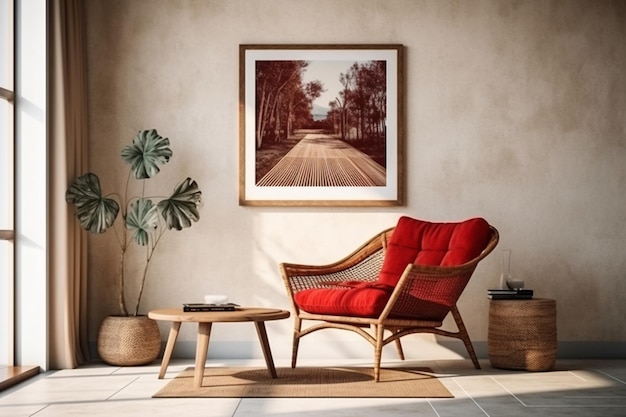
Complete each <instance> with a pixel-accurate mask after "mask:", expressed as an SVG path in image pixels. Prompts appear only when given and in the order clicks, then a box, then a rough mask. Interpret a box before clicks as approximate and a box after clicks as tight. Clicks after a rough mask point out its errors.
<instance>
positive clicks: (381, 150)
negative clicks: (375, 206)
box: [255, 60, 387, 187]
mask: <svg viewBox="0 0 626 417" xmlns="http://www.w3.org/2000/svg"><path fill="white" fill-rule="evenodd" d="M307 72H308V73H307ZM311 77H314V78H313V79H311ZM386 86H387V78H386V61H376V60H371V61H357V62H347V61H342V62H341V61H340V62H332V61H301V60H300V61H298V60H295V61H286V60H271V61H270V60H268V61H256V64H255V90H256V91H255V93H256V96H255V99H256V103H255V105H256V109H255V111H256V114H255V117H256V122H255V144H256V149H255V152H256V153H255V163H256V166H255V170H256V173H255V174H256V176H255V178H256V185H257V186H260V187H264V186H272V187H294V186H297V187H307V186H316V187H360V186H364V187H372V186H385V185H386V151H387V138H386V117H387V108H386V105H387V91H386Z"/></svg>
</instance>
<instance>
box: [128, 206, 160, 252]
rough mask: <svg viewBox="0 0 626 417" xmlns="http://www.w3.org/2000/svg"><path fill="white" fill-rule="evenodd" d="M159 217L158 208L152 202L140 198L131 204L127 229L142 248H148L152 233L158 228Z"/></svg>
mask: <svg viewBox="0 0 626 417" xmlns="http://www.w3.org/2000/svg"><path fill="white" fill-rule="evenodd" d="M158 222H159V217H158V213H157V209H156V206H155V205H154V204H152V201H151V200H148V199H146V198H140V199H139V200H137V201H135V202H133V203H130V209H129V210H128V213H127V214H126V228H127V229H128V230H130V231H131V233H132V236H133V239H134V240H135V242H137V243H138V244H139V245H141V246H146V245H147V244H148V240H149V239H150V232H151V231H152V230H154V229H156V228H157V225H158Z"/></svg>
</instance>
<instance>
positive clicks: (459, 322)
mask: <svg viewBox="0 0 626 417" xmlns="http://www.w3.org/2000/svg"><path fill="white" fill-rule="evenodd" d="M451 313H452V317H454V321H455V322H456V327H457V328H458V329H459V339H461V340H462V341H463V343H464V344H465V348H466V349H467V353H469V356H470V358H471V359H472V363H473V364H474V368H476V369H480V363H479V362H478V358H477V357H476V352H475V351H474V346H473V345H472V341H471V340H470V337H469V334H468V333H467V329H466V328H465V324H463V319H462V318H461V313H459V309H458V308H457V307H456V306H454V307H453V308H452V310H451Z"/></svg>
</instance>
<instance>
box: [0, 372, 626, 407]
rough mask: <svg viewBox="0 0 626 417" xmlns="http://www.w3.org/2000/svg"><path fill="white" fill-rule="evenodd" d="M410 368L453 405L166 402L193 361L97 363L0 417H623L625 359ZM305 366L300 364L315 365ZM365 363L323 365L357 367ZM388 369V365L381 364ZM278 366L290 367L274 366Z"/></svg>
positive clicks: (12, 397)
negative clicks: (536, 367)
mask: <svg viewBox="0 0 626 417" xmlns="http://www.w3.org/2000/svg"><path fill="white" fill-rule="evenodd" d="M481 363H482V365H483V369H482V370H475V369H474V368H473V367H472V365H471V363H470V362H469V361H464V360H450V361H433V362H410V361H407V362H406V364H407V365H414V366H427V367H430V368H431V369H433V371H435V372H436V373H437V374H438V376H439V377H440V378H441V381H442V382H443V384H445V386H446V387H447V388H448V389H449V390H450V392H451V393H452V394H453V395H454V397H455V398H451V399H386V398H384V399H373V398H359V399H354V398H342V399H323V400H320V399H315V398H313V399H303V398H286V399H285V398H283V399H280V398H278V399H277V398H274V399H272V398H262V399H238V398H236V399H228V398H218V399H164V398H151V397H152V394H154V393H155V392H156V391H158V390H159V389H160V388H161V387H162V386H164V385H165V384H167V383H168V382H169V380H170V379H172V378H174V377H175V376H176V375H177V374H178V373H179V372H181V371H182V370H183V369H184V368H186V367H187V366H193V363H192V361H180V360H179V361H173V362H172V364H171V365H170V367H169V369H168V372H167V375H166V377H165V379H163V380H159V379H157V374H158V368H159V366H158V364H155V365H151V366H145V367H129V368H116V367H111V366H106V365H102V364H94V365H89V366H84V367H81V368H79V369H74V370H62V371H56V372H48V373H44V374H40V375H38V376H36V377H34V378H31V379H29V380H28V381H26V382H23V383H21V384H20V385H18V386H15V387H12V388H9V389H7V390H5V391H1V392H0V416H2V417H4V416H7V417H8V416H10V417H22V416H23V417H26V416H36V417H60V416H63V417H67V416H89V417H100V416H114V417H127V416H129V417H130V416H132V417H142V416H157V417H158V416H175V417H179V416H180V417H211V416H228V417H249V416H281V417H291V416H305V417H308V416H310V417H313V416H320V415H323V416H324V417H334V416H342V417H343V416H355V417H367V416H385V417H386V416H429V417H430V416H432V417H446V416H448V417H474V416H477V417H478V416H490V417H496V416H498V417H500V416H568V417H577V416H584V417H594V416H602V417H611V416H615V417H617V416H620V417H623V416H626V360H617V361H615V360H611V361H600V360H597V361H595V360H594V361H591V360H588V361H574V360H572V361H558V362H557V367H556V369H555V370H554V371H552V372H541V373H528V372H520V371H506V370H498V369H494V368H492V367H491V366H490V365H489V362H488V361H481ZM319 364H321V363H320V362H319V361H315V362H313V361H302V363H301V364H299V365H301V366H311V365H319ZM356 364H360V365H362V364H363V363H356V362H353V363H350V362H345V361H344V362H341V363H327V364H326V365H356ZM386 364H389V362H386ZM220 365H229V366H262V365H263V362H259V361H227V362H219V361H215V360H209V361H208V362H207V366H220ZM276 366H288V364H287V363H282V362H281V361H276Z"/></svg>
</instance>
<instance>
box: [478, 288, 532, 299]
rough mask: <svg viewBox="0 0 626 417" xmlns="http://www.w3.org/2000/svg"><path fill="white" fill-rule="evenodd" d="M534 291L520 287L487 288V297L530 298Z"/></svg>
mask: <svg viewBox="0 0 626 417" xmlns="http://www.w3.org/2000/svg"><path fill="white" fill-rule="evenodd" d="M533 294H534V291H533V290H531V289H526V288H520V289H518V290H505V289H491V290H487V297H488V298H489V299H490V300H530V299H531V298H533Z"/></svg>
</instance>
